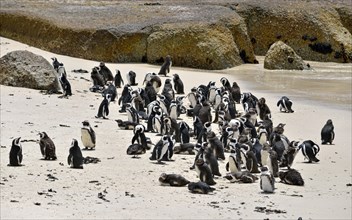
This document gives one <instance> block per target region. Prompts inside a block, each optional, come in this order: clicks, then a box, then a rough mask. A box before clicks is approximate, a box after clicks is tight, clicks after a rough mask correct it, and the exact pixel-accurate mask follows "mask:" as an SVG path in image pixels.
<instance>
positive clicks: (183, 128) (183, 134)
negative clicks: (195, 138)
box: [178, 121, 190, 144]
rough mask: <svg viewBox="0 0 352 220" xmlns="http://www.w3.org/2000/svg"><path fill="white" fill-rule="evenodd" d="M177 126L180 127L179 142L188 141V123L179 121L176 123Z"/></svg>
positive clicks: (184, 142) (185, 142)
mask: <svg viewBox="0 0 352 220" xmlns="http://www.w3.org/2000/svg"><path fill="white" fill-rule="evenodd" d="M178 126H179V128H180V141H181V144H187V143H189V141H190V135H189V129H190V128H189V125H188V124H187V123H186V122H185V121H181V122H179V123H178Z"/></svg>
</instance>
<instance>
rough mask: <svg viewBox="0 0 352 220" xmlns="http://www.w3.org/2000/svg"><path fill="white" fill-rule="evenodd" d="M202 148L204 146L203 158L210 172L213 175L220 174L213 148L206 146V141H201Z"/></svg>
mask: <svg viewBox="0 0 352 220" xmlns="http://www.w3.org/2000/svg"><path fill="white" fill-rule="evenodd" d="M202 148H204V155H203V158H204V159H205V162H206V163H207V164H208V165H209V168H210V170H211V173H212V174H213V175H214V176H221V173H220V171H219V163H218V160H217V159H216V156H215V155H214V153H213V150H212V149H211V148H210V147H208V142H203V143H202Z"/></svg>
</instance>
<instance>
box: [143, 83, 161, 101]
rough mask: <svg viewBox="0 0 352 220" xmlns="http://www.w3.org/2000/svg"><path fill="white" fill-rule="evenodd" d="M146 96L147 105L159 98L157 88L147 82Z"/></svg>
mask: <svg viewBox="0 0 352 220" xmlns="http://www.w3.org/2000/svg"><path fill="white" fill-rule="evenodd" d="M144 92H145V95H146V96H147V98H146V99H145V105H147V106H148V105H149V104H150V103H152V102H153V101H155V100H156V99H157V97H158V93H157V92H156V91H155V88H154V87H153V85H152V83H151V82H147V84H146V85H145V88H144Z"/></svg>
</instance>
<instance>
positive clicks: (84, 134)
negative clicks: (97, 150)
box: [81, 129, 95, 148]
mask: <svg viewBox="0 0 352 220" xmlns="http://www.w3.org/2000/svg"><path fill="white" fill-rule="evenodd" d="M81 139H82V143H83V146H85V147H89V148H94V147H95V144H94V143H93V141H92V138H91V136H90V133H89V132H88V130H87V129H81Z"/></svg>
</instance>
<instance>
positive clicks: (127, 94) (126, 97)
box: [118, 84, 132, 113]
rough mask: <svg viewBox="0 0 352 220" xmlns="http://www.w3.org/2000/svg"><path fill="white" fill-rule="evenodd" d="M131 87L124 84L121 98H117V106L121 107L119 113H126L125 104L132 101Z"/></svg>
mask: <svg viewBox="0 0 352 220" xmlns="http://www.w3.org/2000/svg"><path fill="white" fill-rule="evenodd" d="M131 91H132V87H131V86H130V85H129V84H126V85H125V86H124V87H123V89H122V93H121V96H120V98H119V101H118V103H119V105H120V106H121V109H120V110H119V112H120V113H123V112H126V103H129V102H131V100H132V94H131Z"/></svg>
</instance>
